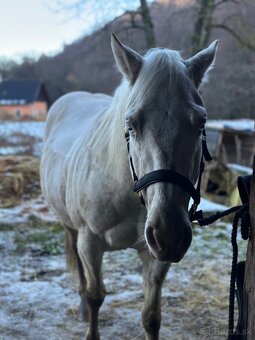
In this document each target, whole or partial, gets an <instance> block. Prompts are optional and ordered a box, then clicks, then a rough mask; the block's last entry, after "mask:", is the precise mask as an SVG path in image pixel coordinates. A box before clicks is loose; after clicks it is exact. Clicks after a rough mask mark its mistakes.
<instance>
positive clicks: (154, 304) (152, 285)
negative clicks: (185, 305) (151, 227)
mask: <svg viewBox="0 0 255 340" xmlns="http://www.w3.org/2000/svg"><path fill="white" fill-rule="evenodd" d="M139 255H140V257H141V259H142V263H143V270H142V271H143V289H144V305H143V309H142V321H143V326H144V328H145V332H146V339H147V340H157V339H158V338H159V328H160V323H161V288H162V284H163V281H164V279H165V276H166V273H167V271H168V269H169V267H170V264H169V263H163V262H159V261H157V260H154V259H153V258H152V257H151V256H150V255H149V253H148V252H147V251H143V252H140V253H139Z"/></svg>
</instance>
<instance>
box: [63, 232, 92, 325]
mask: <svg viewBox="0 0 255 340" xmlns="http://www.w3.org/2000/svg"><path fill="white" fill-rule="evenodd" d="M65 231H66V252H67V264H68V267H69V270H70V271H71V272H78V276H79V294H80V297H81V302H80V306H79V312H80V318H81V320H82V321H87V320H88V306H87V300H86V295H85V293H86V280H85V275H84V270H83V265H82V262H81V259H80V257H79V254H78V249H77V237H78V232H77V230H74V229H71V228H70V227H68V226H65Z"/></svg>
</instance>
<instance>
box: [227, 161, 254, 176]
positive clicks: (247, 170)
mask: <svg viewBox="0 0 255 340" xmlns="http://www.w3.org/2000/svg"><path fill="white" fill-rule="evenodd" d="M227 166H228V167H229V168H230V169H233V170H236V171H238V172H243V173H244V174H246V175H252V172H253V170H252V168H249V167H248V166H244V165H240V164H235V163H228V164H227Z"/></svg>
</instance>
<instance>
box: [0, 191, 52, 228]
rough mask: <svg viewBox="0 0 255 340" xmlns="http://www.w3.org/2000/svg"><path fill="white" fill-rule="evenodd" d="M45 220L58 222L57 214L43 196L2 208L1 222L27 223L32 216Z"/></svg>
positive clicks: (0, 210) (0, 212) (0, 211)
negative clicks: (48, 205)
mask: <svg viewBox="0 0 255 340" xmlns="http://www.w3.org/2000/svg"><path fill="white" fill-rule="evenodd" d="M31 215H32V216H35V217H37V218H39V219H40V220H42V221H45V222H56V221H57V217H56V215H55V214H54V213H53V212H52V211H51V210H49V209H48V207H47V204H46V203H45V201H44V200H43V198H42V197H41V196H39V197H37V198H36V199H32V200H28V201H25V202H23V203H21V204H20V205H18V206H16V207H13V208H6V209H0V222H1V223H25V222H27V221H28V219H29V217H30V216H31Z"/></svg>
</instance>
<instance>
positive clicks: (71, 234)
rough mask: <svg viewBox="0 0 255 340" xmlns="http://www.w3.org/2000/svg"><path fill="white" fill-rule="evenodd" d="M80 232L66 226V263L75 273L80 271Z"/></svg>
mask: <svg viewBox="0 0 255 340" xmlns="http://www.w3.org/2000/svg"><path fill="white" fill-rule="evenodd" d="M77 237H78V232H77V230H74V229H72V228H70V227H68V226H65V240H66V264H67V269H68V270H69V271H70V272H71V273H72V274H74V275H77V274H78V272H79V254H78V250H77Z"/></svg>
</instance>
